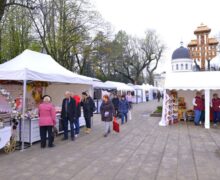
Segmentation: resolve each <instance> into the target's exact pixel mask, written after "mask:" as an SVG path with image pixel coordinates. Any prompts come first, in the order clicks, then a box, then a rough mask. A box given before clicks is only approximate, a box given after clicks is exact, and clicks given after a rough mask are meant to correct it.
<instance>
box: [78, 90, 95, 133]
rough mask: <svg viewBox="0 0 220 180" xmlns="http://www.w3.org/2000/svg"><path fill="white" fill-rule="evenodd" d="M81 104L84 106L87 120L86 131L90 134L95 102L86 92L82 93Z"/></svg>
mask: <svg viewBox="0 0 220 180" xmlns="http://www.w3.org/2000/svg"><path fill="white" fill-rule="evenodd" d="M81 106H82V107H83V115H84V117H85V121H86V130H85V133H87V134H89V133H90V132H91V118H92V117H93V112H94V111H95V103H94V101H93V99H92V98H91V97H90V96H89V95H88V94H87V93H86V92H83V93H82V101H81Z"/></svg>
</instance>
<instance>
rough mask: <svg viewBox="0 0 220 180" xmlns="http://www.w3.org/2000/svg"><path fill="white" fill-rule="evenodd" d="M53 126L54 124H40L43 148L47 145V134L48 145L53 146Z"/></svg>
mask: <svg viewBox="0 0 220 180" xmlns="http://www.w3.org/2000/svg"><path fill="white" fill-rule="evenodd" d="M52 127H53V126H40V138H41V147H42V148H44V147H46V140H47V134H48V146H49V147H51V146H52V145H53V137H52Z"/></svg>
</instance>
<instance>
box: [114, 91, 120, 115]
mask: <svg viewBox="0 0 220 180" xmlns="http://www.w3.org/2000/svg"><path fill="white" fill-rule="evenodd" d="M112 104H113V106H114V109H115V116H118V114H119V112H118V106H119V98H118V95H117V94H114V97H113V98H112Z"/></svg>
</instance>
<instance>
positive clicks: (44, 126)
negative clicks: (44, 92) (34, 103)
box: [38, 96, 56, 148]
mask: <svg viewBox="0 0 220 180" xmlns="http://www.w3.org/2000/svg"><path fill="white" fill-rule="evenodd" d="M50 101H51V98H50V97H49V96H44V98H43V102H42V103H41V104H40V105H39V109H38V114H39V126H40V137H41V148H45V147H46V139H47V133H48V141H49V142H48V147H54V144H53V136H52V129H53V126H55V125H56V119H55V118H56V114H55V108H54V106H53V105H52V104H51V103H50Z"/></svg>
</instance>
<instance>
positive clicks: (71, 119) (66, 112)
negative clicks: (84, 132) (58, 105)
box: [61, 91, 77, 141]
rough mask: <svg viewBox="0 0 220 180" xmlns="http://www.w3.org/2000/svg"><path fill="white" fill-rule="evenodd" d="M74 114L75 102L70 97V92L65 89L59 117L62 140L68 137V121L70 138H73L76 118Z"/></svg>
mask: <svg viewBox="0 0 220 180" xmlns="http://www.w3.org/2000/svg"><path fill="white" fill-rule="evenodd" d="M76 116H77V115H76V102H75V100H74V99H73V98H72V97H71V93H70V92H69V91H66V92H65V98H64V99H63V103H62V109H61V119H62V123H63V130H64V137H63V139H62V140H67V139H68V123H70V132H71V140H72V141H74V140H75V132H74V123H75V120H76Z"/></svg>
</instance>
